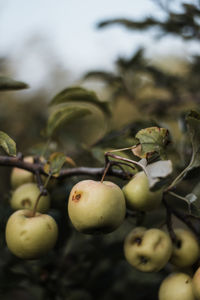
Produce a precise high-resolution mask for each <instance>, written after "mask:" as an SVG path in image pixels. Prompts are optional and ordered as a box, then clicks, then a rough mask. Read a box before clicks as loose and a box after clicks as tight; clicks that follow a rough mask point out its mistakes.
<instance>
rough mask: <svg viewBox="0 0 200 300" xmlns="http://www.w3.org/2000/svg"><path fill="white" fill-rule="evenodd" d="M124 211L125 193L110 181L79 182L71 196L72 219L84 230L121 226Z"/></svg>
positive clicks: (69, 207)
mask: <svg viewBox="0 0 200 300" xmlns="http://www.w3.org/2000/svg"><path fill="white" fill-rule="evenodd" d="M125 213H126V205H125V199H124V195H123V192H122V190H121V189H120V188H119V187H118V186H117V185H116V184H114V183H113V182H110V181H104V182H100V181H94V180H83V181H80V182H78V183H77V184H76V185H75V186H74V187H73V188H72V190H71V193H70V195H69V201H68V214H69V218H70V220H71V222H72V224H73V225H74V227H75V228H76V229H77V230H78V231H80V232H82V233H90V234H91V233H108V232H111V231H113V230H115V229H116V228H117V227H118V226H120V225H121V223H122V222H123V220H124V217H125Z"/></svg>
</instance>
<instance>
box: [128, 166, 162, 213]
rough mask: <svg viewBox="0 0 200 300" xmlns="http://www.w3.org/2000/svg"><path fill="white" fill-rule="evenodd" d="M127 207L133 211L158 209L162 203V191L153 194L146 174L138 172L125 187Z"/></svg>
mask: <svg viewBox="0 0 200 300" xmlns="http://www.w3.org/2000/svg"><path fill="white" fill-rule="evenodd" d="M122 190H123V192H124V195H125V199H126V202H127V206H128V207H129V208H130V209H133V210H139V211H149V210H153V209H154V208H156V207H158V206H159V205H160V203H161V201H162V195H163V191H162V189H160V190H158V191H155V192H152V191H150V189H149V182H148V178H147V176H146V174H145V173H144V172H138V173H137V174H136V175H135V176H134V177H133V178H132V179H131V180H130V181H129V182H128V183H127V184H126V185H125V186H124V187H123V189H122Z"/></svg>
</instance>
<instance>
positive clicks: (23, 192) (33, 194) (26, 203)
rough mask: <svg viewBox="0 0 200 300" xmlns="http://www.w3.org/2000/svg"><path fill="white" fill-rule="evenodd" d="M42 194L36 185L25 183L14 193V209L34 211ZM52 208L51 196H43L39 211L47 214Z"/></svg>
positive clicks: (38, 207) (12, 203) (12, 205)
mask: <svg viewBox="0 0 200 300" xmlns="http://www.w3.org/2000/svg"><path fill="white" fill-rule="evenodd" d="M39 194H40V190H39V188H38V186H37V184H36V183H25V184H23V185H20V186H19V187H18V188H17V189H16V190H15V191H14V192H13V193H12V197H11V200H10V205H11V207H12V209H14V210H18V209H24V208H27V209H33V208H34V205H35V202H36V200H37V198H38V196H39ZM49 207H50V197H49V195H46V196H41V198H40V200H39V203H38V206H37V211H39V212H42V213H43V212H46V211H48V209H49Z"/></svg>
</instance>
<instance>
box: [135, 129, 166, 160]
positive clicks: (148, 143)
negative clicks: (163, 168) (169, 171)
mask: <svg viewBox="0 0 200 300" xmlns="http://www.w3.org/2000/svg"><path fill="white" fill-rule="evenodd" d="M135 137H136V138H137V139H138V140H139V143H140V144H141V152H140V155H139V154H138V155H139V156H140V157H141V158H144V157H146V158H148V157H149V156H151V155H152V154H155V153H157V154H158V155H159V156H160V157H161V158H162V159H165V158H166V151H165V147H166V145H167V144H168V142H169V132H168V130H167V129H166V128H159V127H148V128H145V129H141V130H140V131H139V132H138V133H137V134H136V136H135Z"/></svg>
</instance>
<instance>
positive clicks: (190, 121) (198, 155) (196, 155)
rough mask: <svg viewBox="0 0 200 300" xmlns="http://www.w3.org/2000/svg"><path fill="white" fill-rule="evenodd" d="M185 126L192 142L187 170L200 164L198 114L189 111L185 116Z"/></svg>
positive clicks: (199, 117) (199, 118) (199, 116)
mask: <svg viewBox="0 0 200 300" xmlns="http://www.w3.org/2000/svg"><path fill="white" fill-rule="evenodd" d="M186 122H187V127H188V131H189V135H190V139H191V143H192V158H191V161H190V163H189V166H188V168H187V171H189V170H191V169H192V168H196V167H199V166H200V114H199V113H198V112H196V111H191V112H190V113H189V114H188V115H187V117H186Z"/></svg>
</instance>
